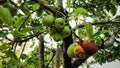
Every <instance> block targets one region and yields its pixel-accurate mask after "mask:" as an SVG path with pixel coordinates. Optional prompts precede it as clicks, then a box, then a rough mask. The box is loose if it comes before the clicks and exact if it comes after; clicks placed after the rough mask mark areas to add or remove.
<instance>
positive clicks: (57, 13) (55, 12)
mask: <svg viewBox="0 0 120 68" xmlns="http://www.w3.org/2000/svg"><path fill="white" fill-rule="evenodd" d="M34 2H37V3H39V5H40V6H42V7H43V8H45V9H46V10H49V11H51V12H52V13H53V14H54V15H59V16H61V17H65V18H66V16H65V15H64V14H63V13H62V12H60V11H58V10H56V9H53V8H52V7H50V6H48V5H46V4H44V3H43V2H42V1H41V0H39V1H36V0H34Z"/></svg>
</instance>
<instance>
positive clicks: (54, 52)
mask: <svg viewBox="0 0 120 68" xmlns="http://www.w3.org/2000/svg"><path fill="white" fill-rule="evenodd" d="M52 52H53V55H52V57H51V59H50V61H49V63H48V64H47V66H46V68H48V66H49V64H50V62H51V61H52V60H53V58H54V56H55V54H56V51H55V50H53V51H52Z"/></svg>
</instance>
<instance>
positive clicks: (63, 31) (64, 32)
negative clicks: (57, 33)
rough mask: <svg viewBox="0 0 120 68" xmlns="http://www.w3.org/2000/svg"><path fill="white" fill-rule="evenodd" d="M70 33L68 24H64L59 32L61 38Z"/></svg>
mask: <svg viewBox="0 0 120 68" xmlns="http://www.w3.org/2000/svg"><path fill="white" fill-rule="evenodd" d="M70 33H71V30H70V28H69V27H68V26H65V27H64V28H63V30H62V31H61V34H62V36H63V38H66V37H68V36H69V35H70Z"/></svg>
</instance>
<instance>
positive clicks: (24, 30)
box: [21, 27, 36, 33]
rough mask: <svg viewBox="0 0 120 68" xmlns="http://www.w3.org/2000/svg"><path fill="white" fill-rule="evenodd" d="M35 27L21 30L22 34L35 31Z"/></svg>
mask: <svg viewBox="0 0 120 68" xmlns="http://www.w3.org/2000/svg"><path fill="white" fill-rule="evenodd" d="M35 28H36V27H27V28H24V29H22V31H21V32H22V33H26V32H30V31H36V29H35Z"/></svg>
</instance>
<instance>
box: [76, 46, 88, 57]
mask: <svg viewBox="0 0 120 68" xmlns="http://www.w3.org/2000/svg"><path fill="white" fill-rule="evenodd" d="M74 54H75V56H76V57H77V58H79V59H85V58H86V57H87V55H86V53H85V50H84V49H83V48H82V47H81V46H80V45H76V46H75V48H74Z"/></svg>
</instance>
